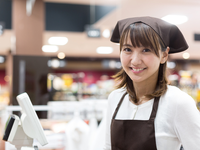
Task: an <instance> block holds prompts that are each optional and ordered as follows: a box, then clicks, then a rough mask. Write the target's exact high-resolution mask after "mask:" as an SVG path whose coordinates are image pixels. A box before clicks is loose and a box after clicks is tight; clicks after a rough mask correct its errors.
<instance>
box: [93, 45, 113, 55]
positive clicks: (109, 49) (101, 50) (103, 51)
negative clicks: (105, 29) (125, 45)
mask: <svg viewBox="0 0 200 150" xmlns="http://www.w3.org/2000/svg"><path fill="white" fill-rule="evenodd" d="M96 52H97V53H98V54H110V53H112V52H113V48H112V47H103V46H101V47H98V48H97V49H96Z"/></svg>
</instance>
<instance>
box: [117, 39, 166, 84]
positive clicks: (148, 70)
mask: <svg viewBox="0 0 200 150" xmlns="http://www.w3.org/2000/svg"><path fill="white" fill-rule="evenodd" d="M159 55H160V57H158V56H157V55H156V54H155V52H154V51H153V50H152V49H150V48H148V47H143V46H140V47H133V46H132V44H131V41H130V39H128V40H127V42H126V43H124V44H123V46H122V49H121V54H120V59H121V63H122V67H123V69H124V71H125V72H126V73H127V75H128V76H129V77H130V78H131V79H132V81H133V84H135V83H141V82H145V84H150V83H152V82H157V78H158V70H159V66H160V63H164V62H165V61H166V60H167V58H166V57H164V55H163V53H162V52H161V51H160V52H159ZM165 59H166V60H165Z"/></svg>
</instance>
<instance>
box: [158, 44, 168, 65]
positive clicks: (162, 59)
mask: <svg viewBox="0 0 200 150" xmlns="http://www.w3.org/2000/svg"><path fill="white" fill-rule="evenodd" d="M169 50H170V48H169V47H167V49H166V50H165V51H164V52H162V58H161V61H160V63H161V64H164V63H165V62H166V61H167V59H168V55H169V54H168V53H169Z"/></svg>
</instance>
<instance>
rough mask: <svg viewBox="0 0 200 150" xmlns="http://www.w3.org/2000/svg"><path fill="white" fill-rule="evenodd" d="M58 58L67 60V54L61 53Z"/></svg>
mask: <svg viewBox="0 0 200 150" xmlns="http://www.w3.org/2000/svg"><path fill="white" fill-rule="evenodd" d="M57 56H58V58H59V59H63V58H65V53H63V52H60V53H58V55H57Z"/></svg>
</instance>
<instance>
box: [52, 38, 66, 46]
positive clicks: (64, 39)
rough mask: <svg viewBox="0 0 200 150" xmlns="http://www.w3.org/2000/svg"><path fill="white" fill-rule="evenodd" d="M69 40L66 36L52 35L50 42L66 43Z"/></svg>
mask: <svg viewBox="0 0 200 150" xmlns="http://www.w3.org/2000/svg"><path fill="white" fill-rule="evenodd" d="M67 42H68V38H66V37H50V38H49V40H48V43H49V44H51V45H65V44H67Z"/></svg>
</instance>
